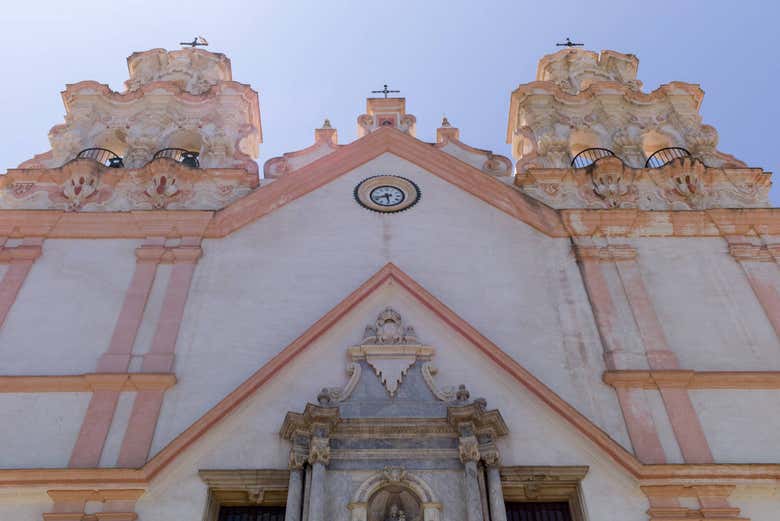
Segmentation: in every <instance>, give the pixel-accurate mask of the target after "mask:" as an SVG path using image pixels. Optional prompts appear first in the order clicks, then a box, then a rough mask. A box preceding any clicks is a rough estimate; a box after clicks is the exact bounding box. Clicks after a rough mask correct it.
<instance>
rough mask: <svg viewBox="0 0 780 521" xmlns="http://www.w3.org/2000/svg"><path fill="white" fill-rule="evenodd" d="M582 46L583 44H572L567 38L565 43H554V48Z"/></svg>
mask: <svg viewBox="0 0 780 521" xmlns="http://www.w3.org/2000/svg"><path fill="white" fill-rule="evenodd" d="M583 45H585V44H583V43H574V42H573V41H571V40H570V39H569V38H566V41H565V42H563V43H556V44H555V46H556V47H582V46H583Z"/></svg>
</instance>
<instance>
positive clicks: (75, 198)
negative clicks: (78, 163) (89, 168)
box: [62, 174, 98, 209]
mask: <svg viewBox="0 0 780 521" xmlns="http://www.w3.org/2000/svg"><path fill="white" fill-rule="evenodd" d="M97 185H98V178H97V176H95V175H91V174H81V175H74V176H73V177H71V178H70V179H69V180H68V181H67V182H66V183H65V186H63V187H62V195H64V196H65V198H66V199H67V200H68V201H69V203H70V205H69V206H70V208H71V209H76V208H80V207H81V205H82V203H83V202H84V201H85V200H86V199H87V198H88V197H89V196H91V195H92V194H94V193H95V192H96V191H97Z"/></svg>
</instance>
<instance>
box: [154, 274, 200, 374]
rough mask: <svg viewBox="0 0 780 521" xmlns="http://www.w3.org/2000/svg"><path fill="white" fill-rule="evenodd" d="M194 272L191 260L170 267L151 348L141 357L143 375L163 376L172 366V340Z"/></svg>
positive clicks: (176, 333)
mask: <svg viewBox="0 0 780 521" xmlns="http://www.w3.org/2000/svg"><path fill="white" fill-rule="evenodd" d="M194 272H195V262H194V261H189V262H181V263H176V264H174V265H173V269H172V270H171V277H170V279H169V280H168V286H167V288H166V290H165V299H164V301H163V306H162V311H161V312H160V318H159V319H158V321H157V329H156V331H155V334H154V338H153V339H152V346H151V348H150V349H149V353H147V354H146V355H144V358H143V363H142V365H141V370H142V371H143V372H145V373H167V372H170V370H171V368H172V367H173V356H174V351H175V349H176V338H177V337H178V335H179V327H180V326H181V320H182V318H183V316H184V306H185V304H186V303H187V295H188V293H189V291H190V283H191V282H192V275H193V273H194Z"/></svg>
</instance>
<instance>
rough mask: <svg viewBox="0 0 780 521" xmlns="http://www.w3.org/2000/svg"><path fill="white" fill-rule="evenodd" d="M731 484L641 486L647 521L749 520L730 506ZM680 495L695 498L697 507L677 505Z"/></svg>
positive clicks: (732, 488) (737, 509)
mask: <svg viewBox="0 0 780 521" xmlns="http://www.w3.org/2000/svg"><path fill="white" fill-rule="evenodd" d="M734 488H735V487H734V486H733V485H725V486H724V485H713V484H708V483H701V484H697V485H673V486H663V485H661V486H642V487H641V489H642V492H644V493H645V495H646V496H647V498H648V500H649V502H650V508H649V509H648V511H647V514H648V516H649V521H677V520H679V519H686V520H687V519H700V520H707V519H713V518H714V519H718V520H721V521H750V520H749V519H748V518H745V517H739V514H740V509H739V508H735V507H732V506H731V505H730V503H729V501H728V497H729V496H730V495H731V493H732V492H733V491H734ZM680 498H695V499H696V501H698V503H699V508H688V507H684V506H681V505H680V502H679V499H680Z"/></svg>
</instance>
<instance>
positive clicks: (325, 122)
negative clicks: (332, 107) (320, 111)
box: [322, 118, 333, 128]
mask: <svg viewBox="0 0 780 521" xmlns="http://www.w3.org/2000/svg"><path fill="white" fill-rule="evenodd" d="M322 128H333V127H331V126H330V120H329V119H328V118H325V121H323V122H322Z"/></svg>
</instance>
